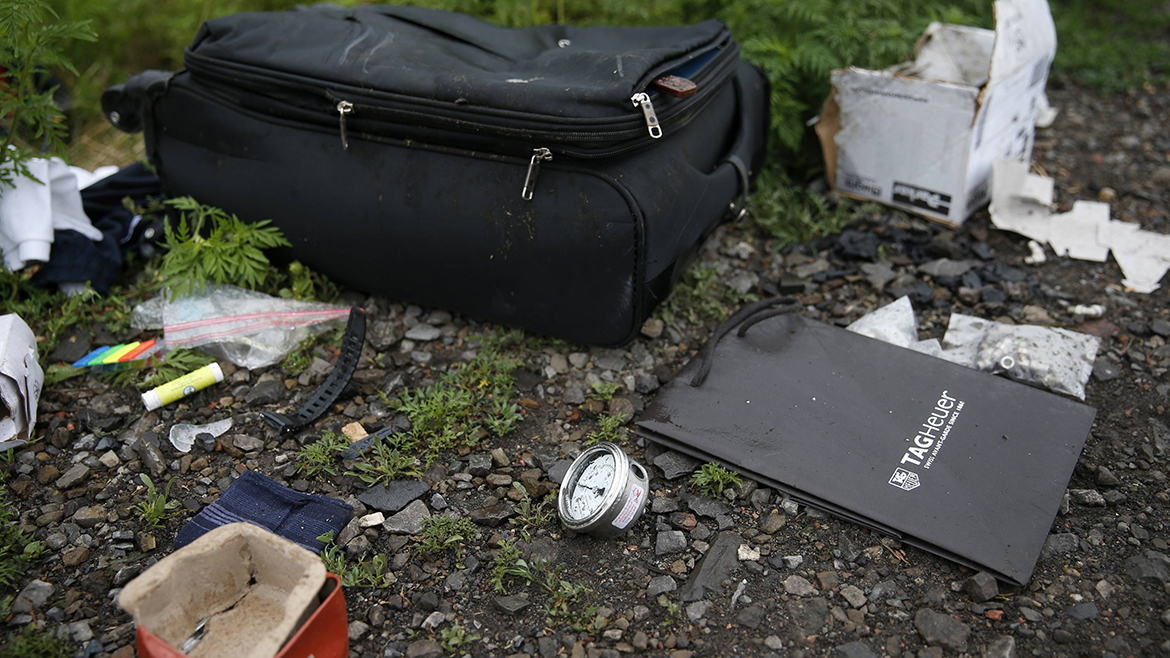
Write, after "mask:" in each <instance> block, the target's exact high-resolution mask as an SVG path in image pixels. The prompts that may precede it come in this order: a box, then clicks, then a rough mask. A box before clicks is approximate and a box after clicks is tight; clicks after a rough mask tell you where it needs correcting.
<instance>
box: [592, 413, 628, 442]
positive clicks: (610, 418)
mask: <svg viewBox="0 0 1170 658" xmlns="http://www.w3.org/2000/svg"><path fill="white" fill-rule="evenodd" d="M625 423H626V417H625V416H622V415H619V414H601V415H600V416H598V417H597V429H596V430H595V431H593V432H592V433H590V434H589V436H588V437H586V438H585V441H584V444H585V445H586V446H591V445H593V444H595V443H598V442H601V441H609V442H610V443H625V441H626V439H627V438H628V436H629V435H627V434H626V431H625V430H624V429H622V425H624V424H625Z"/></svg>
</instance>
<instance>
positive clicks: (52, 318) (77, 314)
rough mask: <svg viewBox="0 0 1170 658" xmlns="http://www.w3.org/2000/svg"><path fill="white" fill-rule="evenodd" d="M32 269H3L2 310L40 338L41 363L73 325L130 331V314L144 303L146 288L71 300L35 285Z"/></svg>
mask: <svg viewBox="0 0 1170 658" xmlns="http://www.w3.org/2000/svg"><path fill="white" fill-rule="evenodd" d="M30 269H33V268H29V269H25V270H22V271H20V272H10V271H8V270H6V269H4V268H3V267H0V308H3V309H4V313H5V314H7V313H15V314H17V315H19V316H20V317H21V318H22V319H23V320H24V321H25V322H27V323H28V325H29V327H30V328H31V329H32V330H33V334H34V335H36V337H37V350H38V351H39V352H40V354H41V356H42V359H43V358H44V356H45V355H47V354H48V353H49V352H51V351H52V350H53V348H54V347H56V346H57V342H58V340H60V338H61V335H62V334H63V333H64V332H65V330H66V329H68V328H69V327H71V326H73V325H81V326H87V325H90V324H92V323H95V322H102V323H105V325H106V327H107V328H108V329H109V330H110V331H112V332H113V333H115V334H118V333H123V332H125V331H126V330H128V329H129V328H130V311H131V308H132V307H133V301H134V300H135V299H138V300H144V299H146V297H147V294H148V290H147V289H146V287H145V286H131V287H124V288H114V289H112V290H111V291H110V294H109V295H104V296H103V295H99V294H98V293H96V292H94V291H93V290H86V291H84V292H82V293H79V294H77V295H73V296H69V295H66V294H65V293H63V292H59V291H57V290H55V289H54V290H50V289H48V288H39V287H37V286H35V285H33V283H32V278H33V274H32V273H31V272H30Z"/></svg>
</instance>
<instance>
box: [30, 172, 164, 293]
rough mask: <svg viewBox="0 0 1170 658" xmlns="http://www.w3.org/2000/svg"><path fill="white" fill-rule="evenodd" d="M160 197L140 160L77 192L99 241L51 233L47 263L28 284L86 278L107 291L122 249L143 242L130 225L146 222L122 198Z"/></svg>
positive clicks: (70, 232)
mask: <svg viewBox="0 0 1170 658" xmlns="http://www.w3.org/2000/svg"><path fill="white" fill-rule="evenodd" d="M161 195H162V185H161V184H160V183H159V180H158V177H157V176H155V175H154V173H152V172H151V171H150V169H148V168H147V167H146V165H144V164H142V163H140V162H136V163H134V164H132V165H129V166H127V167H124V168H122V169H121V170H120V171H118V172H117V173H115V174H113V175H110V176H107V177H106V178H103V179H101V180H99V181H98V182H96V183H94V184H93V185H90V186H89V187H87V188H85V189H84V190H82V191H81V205H82V207H83V208H84V209H85V214H86V216H88V217H89V219H90V222H92V223H93V225H94V227H95V228H97V229H98V230H99V231H101V232H102V236H103V237H102V239H101V240H100V241H98V242H95V241H93V240H91V239H89V238H88V237H86V236H84V235H82V234H81V233H78V232H77V231H73V230H59V231H54V232H53V250H52V252H51V255H50V258H49V262H48V263H46V264H45V265H44V266H42V267H41V269H40V270H39V271H38V272H37V273H36V275H35V276H33V279H32V280H33V283H35V284H36V285H38V286H43V287H52V286H56V285H58V284H62V283H86V282H88V283H89V284H90V287H92V288H93V289H94V290H96V291H98V292H99V293H102V294H103V295H104V294H106V293H107V292H109V290H110V286H112V285H113V284H114V282H115V280H116V279H117V277H118V272H119V270H120V269H121V267H122V254H123V252H124V251H129V250H134V249H137V248H138V247H139V246H140V245H139V244H138V243H140V242H141V241H142V240H143V238H142V237H141V235H139V234H140V233H141V230H138V231H136V230H135V229H136V227H139V226H142V225H143V224H144V223H152V222H136V221H135V218H134V214H133V213H131V212H130V211H129V210H127V209H126V207H125V206H124V205H123V200H124V199H127V198H129V199H131V200H132V201H134V202H135V203H138V204H145V203H146V202H147V201H149V200H150V199H153V198H155V197H159V196H161Z"/></svg>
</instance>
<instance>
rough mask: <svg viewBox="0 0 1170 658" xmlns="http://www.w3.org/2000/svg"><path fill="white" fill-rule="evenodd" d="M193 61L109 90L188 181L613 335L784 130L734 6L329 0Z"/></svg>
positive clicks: (472, 311)
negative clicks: (544, 9) (466, 7)
mask: <svg viewBox="0 0 1170 658" xmlns="http://www.w3.org/2000/svg"><path fill="white" fill-rule="evenodd" d="M184 63H185V65H186V68H185V69H184V70H182V71H179V72H178V73H174V74H171V73H161V72H153V71H148V72H146V73H143V74H141V75H139V76H137V77H135V78H133V79H131V80H130V81H129V82H127V83H126V84H125V85H119V86H117V87H114V88H112V89H111V90H109V91H108V92H107V93H106V94H105V96H104V97H103V99H102V100H103V107H104V109H105V111H106V113H107V116H108V117H109V118H110V120H111V121H112V122H113V123H114V124H115V125H117V126H118V127H120V128H122V129H124V130H128V131H137V130H143V131H144V132H145V135H146V144H147V153H148V156H149V158H150V161H151V162H152V163H153V164H154V166H155V167H156V169H157V170H158V173H159V175H160V178H161V179H162V181H163V184H164V186H165V188H166V189H167V191H168V192H169V193H170V194H172V195H192V196H194V197H196V198H197V199H199V200H200V201H201V202H203V203H208V204H212V205H216V206H219V207H222V208H224V209H225V210H228V211H230V212H233V213H236V214H238V215H239V216H240V217H241V218H244V219H246V220H250V221H256V220H261V219H269V218H270V219H272V220H273V222H274V223H275V224H276V225H277V226H279V227H280V228H281V229H282V230H283V231H284V233H285V236H286V237H287V238H288V239H289V240H290V241H291V242H292V243H293V247H292V249H291V256H293V257H295V258H298V259H300V260H301V261H302V262H304V263H305V264H306V265H308V266H310V267H311V268H313V269H314V270H317V271H319V272H322V273H324V274H326V275H327V276H329V277H330V278H332V279H334V280H336V281H339V282H342V283H344V284H346V285H348V286H351V287H354V288H357V289H359V290H366V291H369V292H373V293H379V294H384V295H387V296H389V297H392V298H395V299H400V300H404V301H411V302H417V303H421V304H426V305H432V306H438V307H442V308H447V309H450V310H453V311H460V312H463V313H466V314H469V315H472V316H476V317H480V318H484V319H488V320H492V321H496V322H501V323H504V324H511V325H516V326H520V327H524V328H527V329H530V330H533V331H536V332H539V333H543V334H548V335H551V336H557V337H561V338H566V339H570V340H575V341H580V342H584V343H589V344H595V345H616V344H621V343H623V342H625V341H627V340H629V339H630V338H631V337H632V336H633V335H634V334H635V333H636V332H637V331H638V329H639V328H640V326H641V324H642V322H643V321H644V320H645V318H646V317H647V316H648V315H649V314H650V312H651V311H652V310H653V308H654V307H655V306H656V305H657V304H658V303H659V302H661V301H662V300H663V299H664V298H665V296H666V295H667V293H668V292H669V290H670V287H671V285H672V284H673V282H674V280H675V279H676V278H677V277H678V276H679V274H680V273H681V271H682V269H683V267H684V266H685V265H686V262H687V260H688V258H689V256H691V255H692V254H693V252H694V251H695V250H696V249H697V246H698V245H699V243H700V241H701V240H702V239H703V237H704V236H705V235H706V234H707V233H708V232H709V231H711V230H712V229H713V228H714V227H715V225H716V224H717V223H718V222H719V220H720V219H721V218H724V217H727V216H728V215H729V210H730V211H732V214H733V213H734V212H736V211H738V208H739V206H740V205H741V197H742V195H744V194H745V193H746V191H747V185H748V181H749V177H750V176H751V175H752V173H753V172H755V171H757V170H758V169H759V167H760V165H761V163H762V159H763V157H764V153H765V150H766V148H765V140H766V135H767V128H768V120H769V118H768V117H769V115H768V89H767V82H766V79H765V78H764V77H763V76H762V74H761V73H760V72H759V71H758V70H757V69H755V68H754V67H752V66H750V65H748V64H746V63H745V62H743V61H742V60H741V59H740V58H739V47H738V44H737V43H736V42H735V40H734V39H732V37H731V35H730V33H729V31H728V30H727V27H726V26H725V25H724V24H723V23H721V22H719V21H707V22H704V23H700V24H697V25H692V26H683V27H653V28H632V27H592V28H574V27H568V26H559V25H547V26H540V27H534V28H525V29H509V28H500V27H495V26H492V25H489V24H487V23H484V22H481V21H479V20H476V19H473V18H470V17H468V16H464V15H460V14H454V13H448V12H442V11H436V10H427V9H421V8H416V7H396V6H383V5H374V6H365V7H359V8H349V9H346V8H339V7H333V6H317V7H311V8H307V9H298V10H293V11H286V12H269V13H249V14H238V15H234V16H227V17H224V18H218V19H214V20H211V21H208V22H207V23H206V24H205V25H204V26H203V27H202V28H201V29H200V31H199V33H198V35H197V36H196V38H195V40H194V42H193V43H192V44H191V45H190V46H189V47H188V49H187V51H186V54H185V60H184ZM668 74H669V75H674V76H676V77H678V78H685V79H686V80H689V81H691V82H693V84H694V89H693V90H692V91H693V92H694V93H693V94H692V95H689V96H688V97H678V96H675V95H670V94H667V93H663V92H661V91H659V87H658V86H656V85H655V84H654V82H655V80H657V79H659V78H660V77H661V76H664V75H668Z"/></svg>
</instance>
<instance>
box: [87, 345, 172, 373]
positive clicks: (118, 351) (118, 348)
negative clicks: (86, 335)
mask: <svg viewBox="0 0 1170 658" xmlns="http://www.w3.org/2000/svg"><path fill="white" fill-rule="evenodd" d="M162 347H163V343H162V342H161V341H157V340H155V339H153V338H152V339H150V340H148V341H146V342H141V341H134V342H133V343H122V344H121V345H112V346H108V347H99V348H97V349H95V350H94V351H92V352H90V353H89V354H86V355H85V356H83V357H81V358H80V359H78V360H77V361H74V362H73V367H74V368H88V367H93V368H97V369H98V370H103V371H105V370H107V368H106V366H117V365H122V364H128V363H131V362H134V361H142V362H143V363H142V365H146V361H147V360H149V359H151V358H153V357H154V354H155V353H156V352H158V351H159V350H160V349H162Z"/></svg>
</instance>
